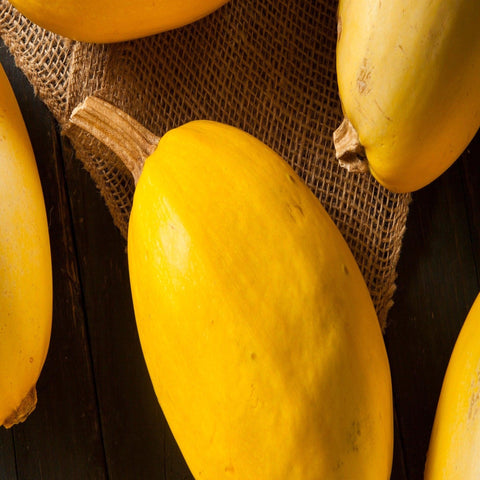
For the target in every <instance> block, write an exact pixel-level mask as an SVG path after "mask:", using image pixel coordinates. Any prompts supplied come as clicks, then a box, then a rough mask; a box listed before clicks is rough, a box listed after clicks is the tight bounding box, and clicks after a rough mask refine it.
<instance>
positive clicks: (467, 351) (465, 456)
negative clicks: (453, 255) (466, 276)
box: [424, 295, 480, 480]
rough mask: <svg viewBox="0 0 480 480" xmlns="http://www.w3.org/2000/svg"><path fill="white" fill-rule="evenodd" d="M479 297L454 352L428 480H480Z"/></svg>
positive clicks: (442, 395) (432, 442) (433, 437)
mask: <svg viewBox="0 0 480 480" xmlns="http://www.w3.org/2000/svg"><path fill="white" fill-rule="evenodd" d="M479 338H480V295H479V296H477V298H476V300H475V302H474V304H473V305H472V307H471V309H470V312H469V313H468V315H467V318H466V319H465V323H464V324H463V326H462V329H461V330H460V334H459V335H458V338H457V341H456V343H455V346H454V348H453V351H452V355H451V357H450V361H449V363H448V367H447V371H446V373H445V377H444V381H443V385H442V390H441V393H440V398H439V402H438V406H437V411H436V414H435V420H434V425H433V429H432V434H431V438H430V445H429V449H428V453H427V461H426V466H425V476H424V478H425V480H441V479H442V480H447V479H448V480H474V479H475V480H477V479H478V478H480V460H479V456H478V452H479V450H480V403H479V400H480V344H479Z"/></svg>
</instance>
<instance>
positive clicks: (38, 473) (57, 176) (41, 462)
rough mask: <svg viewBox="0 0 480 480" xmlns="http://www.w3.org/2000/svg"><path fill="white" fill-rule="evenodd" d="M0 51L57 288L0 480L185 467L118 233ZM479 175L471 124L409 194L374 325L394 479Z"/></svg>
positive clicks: (428, 387) (463, 247)
mask: <svg viewBox="0 0 480 480" xmlns="http://www.w3.org/2000/svg"><path fill="white" fill-rule="evenodd" d="M0 61H1V63H2V65H3V66H4V68H5V70H6V72H7V75H8V77H9V78H10V81H11V83H12V86H13V88H14V90H15V93H16V95H17V98H18V101H19V104H20V107H21V110H22V112H23V115H24V118H25V122H26V125H27V128H28V130H29V133H30V137H31V141H32V144H33V147H34V150H35V154H36V158H37V163H38V167H39V172H40V176H41V180H42V184H43V188H44V194H45V202H46V207H47V211H48V218H49V227H50V237H51V246H52V256H53V273H54V291H55V298H54V316H53V331H52V338H51V344H50V350H49V353H48V357H47V361H46V364H45V367H44V370H43V372H42V375H41V377H40V380H39V383H38V396H39V401H38V406H37V408H36V410H35V411H34V413H33V414H32V415H31V416H30V417H29V418H28V420H27V421H26V422H25V423H23V424H21V425H18V426H15V427H14V428H12V429H10V430H5V429H3V428H0V480H42V479H46V480H57V479H58V480H67V479H68V480H76V479H78V480H87V479H88V480H97V479H99V480H100V479H110V480H130V479H132V480H150V479H152V480H153V479H159V480H160V479H162V480H187V479H189V480H191V479H192V477H191V475H190V473H189V471H188V468H187V467H186V465H185V463H184V461H183V459H182V456H181V454H180V452H179V450H178V448H177V446H176V444H175V441H174V440H173V438H172V435H171V433H170V431H169V429H168V426H167V424H166V422H165V419H164V417H163V415H162V412H161V409H160V407H159V405H158V403H157V401H156V399H155V396H154V393H153V389H152V386H151V384H150V380H149V378H148V374H147V371H146V368H145V365H144V362H143V357H142V354H141V350H140V345H139V341H138V337H137V332H136V326H135V320H134V316H133V309H132V304H131V299H130V291H129V284H128V269H127V261H126V243H125V241H124V239H123V238H122V237H121V235H120V233H119V232H118V230H117V229H116V227H114V225H113V222H112V221H111V218H110V216H109V213H108V211H107V209H106V207H105V206H104V203H103V200H102V199H101V197H100V195H99V193H98V191H97V190H96V188H95V186H94V184H93V182H92V180H91V179H90V177H89V175H88V174H87V173H86V172H85V171H84V170H83V169H82V167H81V165H80V164H79V162H78V161H76V160H75V159H74V157H73V154H72V151H71V149H70V148H69V145H68V143H67V142H65V140H64V139H63V138H62V137H61V136H60V135H59V132H58V127H57V125H56V124H55V122H54V120H53V118H52V117H51V115H50V114H49V112H48V111H47V109H46V107H45V106H44V105H43V104H42V103H41V102H40V101H39V100H38V99H37V98H36V97H35V95H34V93H33V91H32V89H31V87H30V85H29V84H28V82H27V81H26V79H25V78H24V76H23V75H22V73H21V72H20V71H19V70H18V69H16V68H15V66H14V64H13V61H12V59H11V57H10V55H9V53H8V51H7V50H6V49H5V47H4V46H3V45H1V46H0ZM479 184H480V135H477V137H476V138H475V139H474V140H473V141H472V143H471V145H470V146H469V148H468V149H467V150H466V152H465V153H464V154H463V155H462V157H461V159H459V160H458V161H457V162H456V163H455V164H454V165H453V166H452V167H451V168H450V169H449V170H448V171H447V172H446V173H445V174H444V175H442V176H441V177H440V178H439V179H438V180H437V181H435V182H434V183H433V184H431V185H430V186H428V187H426V188H425V189H423V190H421V191H419V192H416V193H415V194H414V195H413V201H412V204H411V210H410V214H409V218H408V222H407V232H406V235H405V239H404V246H403V249H402V253H401V257H400V262H399V265H398V281H397V285H398V288H397V291H396V294H395V297H394V300H395V305H394V307H393V308H392V310H391V312H390V316H389V324H388V328H387V331H386V335H385V341H386V345H387V350H388V354H389V357H390V364H391V370H392V380H393V389H394V402H395V412H396V425H395V454H394V465H393V471H392V477H391V478H392V479H393V480H407V479H408V480H418V479H421V478H422V474H423V466H424V462H425V455H426V451H427V447H428V441H429V436H430V430H431V426H432V422H433V417H434V414H435V408H436V403H437V400H438V395H439V392H440V388H441V383H442V379H443V375H444V372H445V369H446V366H447V363H448V359H449V356H450V353H451V350H452V348H453V345H454V342H455V340H456V337H457V335H458V332H459V330H460V328H461V325H462V323H463V321H464V319H465V316H466V314H467V312H468V310H469V308H470V306H471V304H472V303H473V300H474V298H475V296H476V294H477V292H478V291H479V290H480V283H479V279H480V278H479V277H480V194H479V193H478V189H477V186H478V185H479ZM479 341H480V339H479ZM246 480H261V479H246Z"/></svg>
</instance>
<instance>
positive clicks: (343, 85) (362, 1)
mask: <svg viewBox="0 0 480 480" xmlns="http://www.w3.org/2000/svg"><path fill="white" fill-rule="evenodd" d="M479 25H480V2H479V1H478V0H429V1H427V0H390V1H383V0H340V3H339V9H338V43H337V76H338V88H339V94H340V98H341V101H342V106H343V110H344V115H345V120H344V122H343V123H342V125H341V126H340V127H339V129H338V130H337V131H336V132H335V135H334V140H335V144H336V149H337V157H338V158H339V160H340V162H341V163H342V164H343V165H345V166H346V167H347V168H351V169H353V170H354V169H370V171H371V173H372V174H373V175H374V177H376V178H377V180H378V181H379V182H380V183H381V184H382V185H384V186H385V187H387V188H389V189H391V190H392V191H395V192H411V191H414V190H417V189H419V188H422V187H424V186H425V185H427V184H428V183H430V182H432V181H433V180H434V179H436V178H437V177H438V176H440V174H441V173H443V172H444V171H445V170H446V169H447V168H448V167H449V166H450V165H451V164H452V163H453V162H454V161H455V160H456V159H457V158H458V157H459V156H460V154H461V153H462V151H463V150H464V149H465V148H466V146H467V145H468V143H469V142H470V140H471V139H472V138H473V136H474V135H475V133H476V131H477V130H478V128H479V126H480V88H479V78H480V29H479ZM363 153H364V154H365V155H366V163H365V159H364V158H363V160H362V157H363V155H362V154H363Z"/></svg>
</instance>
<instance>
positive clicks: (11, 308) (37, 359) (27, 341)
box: [0, 67, 52, 427]
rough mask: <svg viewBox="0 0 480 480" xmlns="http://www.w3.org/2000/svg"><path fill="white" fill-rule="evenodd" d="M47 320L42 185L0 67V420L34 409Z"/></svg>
mask: <svg viewBox="0 0 480 480" xmlns="http://www.w3.org/2000/svg"><path fill="white" fill-rule="evenodd" d="M51 322H52V270H51V256H50V240H49V233H48V224H47V216H46V212H45V204H44V198H43V192H42V187H41V184H40V179H39V176H38V171H37V165H36V163H35V158H34V154H33V150H32V147H31V144H30V139H29V137H28V133H27V130H26V127H25V124H24V122H23V118H22V115H21V112H20V109H19V107H18V104H17V101H16V98H15V96H14V93H13V91H12V88H11V86H10V83H9V81H8V78H7V76H6V74H5V72H4V70H3V67H0V425H4V426H6V427H10V426H12V425H13V424H15V423H18V422H19V421H23V420H25V418H26V416H27V415H28V414H29V413H30V412H31V410H32V409H33V408H34V407H35V403H36V393H35V384H36V382H37V380H38V377H39V375H40V373H41V370H42V367H43V364H44V361H45V358H46V355H47V350H48V346H49V342H50V332H51Z"/></svg>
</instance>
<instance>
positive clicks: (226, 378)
mask: <svg viewBox="0 0 480 480" xmlns="http://www.w3.org/2000/svg"><path fill="white" fill-rule="evenodd" d="M128 259H129V271H130V278H131V287H132V295H133V302H134V307H135V316H136V321H137V325H138V332H139V336H140V340H141V345H142V349H143V353H144V356H145V360H146V364H147V366H148V370H149V373H150V376H151V379H152V382H153V386H154V388H155V392H156V395H157V397H158V400H159V402H160V405H161V407H162V409H163V411H164V413H165V415H166V418H167V421H168V423H169V425H170V428H171V429H172V431H173V434H174V436H175V438H176V440H177V442H178V444H179V446H180V449H181V451H182V453H183V455H184V457H185V459H186V461H187V464H188V465H189V467H190V469H191V471H192V473H193V475H194V477H195V478H197V479H202V478H206V479H207V478H208V479H224V478H225V479H228V478H239V479H262V480H281V479H282V480H310V479H311V480H318V479H329V480H333V479H346V478H348V479H350V480H355V479H361V480H367V479H370V480H374V479H375V480H380V479H382V480H386V479H388V478H389V475H390V469H391V461H392V449H393V421H392V393H391V382H390V371H389V365H388V359H387V355H386V351H385V346H384V342H383V337H382V334H381V330H380V327H379V324H378V320H377V317H376V314H375V311H374V308H373V304H372V301H371V298H370V296H369V292H368V290H367V287H366V285H365V282H364V279H363V278H362V275H361V273H360V270H359V268H358V266H357V264H356V262H355V260H354V257H353V256H352V253H351V252H350V250H349V248H348V246H347V244H346V242H345V240H344V239H343V237H342V235H341V234H340V232H339V230H338V229H337V228H336V226H335V225H334V223H333V222H332V220H331V219H330V218H329V216H328V215H327V213H326V211H325V210H324V209H323V207H322V206H321V204H320V202H319V201H318V199H317V198H315V196H314V195H313V194H312V193H311V191H310V190H309V189H308V188H307V187H306V186H305V185H304V184H303V182H302V181H301V180H300V178H299V177H298V176H297V175H296V174H295V173H294V171H293V170H292V169H291V168H290V167H289V166H288V164H287V163H286V162H284V161H283V160H282V159H281V158H280V157H279V156H278V155H276V154H275V153H274V152H273V151H272V150H271V149H269V148H268V147H266V146H265V145H264V144H263V143H262V142H260V141H258V140H257V139H255V138H254V137H252V136H250V135H248V134H246V133H245V132H243V131H241V130H239V129H236V128H233V127H230V126H227V125H223V124H219V123H215V122H210V121H195V122H192V123H188V124H186V125H183V126H181V127H179V128H177V129H174V130H171V131H169V132H168V133H167V134H166V135H165V136H164V137H163V138H162V139H161V140H160V142H159V144H158V147H157V148H156V149H155V151H154V152H153V154H152V155H151V156H150V157H149V158H147V160H146V162H145V166H144V168H143V171H142V173H141V175H140V179H139V181H138V184H137V187H136V191H135V196H134V203H133V209H132V212H131V217H130V223H129V232H128Z"/></svg>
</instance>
